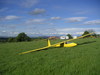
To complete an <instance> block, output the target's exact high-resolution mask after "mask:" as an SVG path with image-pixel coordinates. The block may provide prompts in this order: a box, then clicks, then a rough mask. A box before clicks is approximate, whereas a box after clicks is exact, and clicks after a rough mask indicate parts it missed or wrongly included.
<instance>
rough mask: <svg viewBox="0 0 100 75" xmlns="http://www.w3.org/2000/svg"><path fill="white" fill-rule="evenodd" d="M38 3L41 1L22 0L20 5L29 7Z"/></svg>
mask: <svg viewBox="0 0 100 75" xmlns="http://www.w3.org/2000/svg"><path fill="white" fill-rule="evenodd" d="M38 3H39V1H38V0H22V2H21V3H20V6H23V7H26V8H29V7H32V6H34V5H36V4H38Z"/></svg>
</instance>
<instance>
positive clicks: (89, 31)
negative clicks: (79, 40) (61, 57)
mask: <svg viewBox="0 0 100 75" xmlns="http://www.w3.org/2000/svg"><path fill="white" fill-rule="evenodd" d="M89 33H93V34H91V35H88V36H85V37H90V36H92V37H96V36H97V35H96V33H95V31H94V30H93V29H89V30H86V31H84V33H83V34H82V36H83V35H86V34H89ZM85 37H84V38H85Z"/></svg>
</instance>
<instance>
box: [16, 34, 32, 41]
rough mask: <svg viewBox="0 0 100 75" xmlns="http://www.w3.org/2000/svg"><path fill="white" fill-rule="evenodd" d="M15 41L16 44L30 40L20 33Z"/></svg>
mask: <svg viewBox="0 0 100 75" xmlns="http://www.w3.org/2000/svg"><path fill="white" fill-rule="evenodd" d="M15 40H16V42H22V41H31V38H30V37H29V36H27V35H26V34H25V33H23V32H22V33H19V34H18V36H17V37H16V39H15Z"/></svg>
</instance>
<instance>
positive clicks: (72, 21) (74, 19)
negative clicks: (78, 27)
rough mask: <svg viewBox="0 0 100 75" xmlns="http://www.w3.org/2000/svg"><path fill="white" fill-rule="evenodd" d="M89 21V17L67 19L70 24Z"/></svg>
mask: <svg viewBox="0 0 100 75" xmlns="http://www.w3.org/2000/svg"><path fill="white" fill-rule="evenodd" d="M85 19H87V17H70V18H65V19H64V20H66V21H67V22H68V23H74V22H80V21H83V20H85Z"/></svg>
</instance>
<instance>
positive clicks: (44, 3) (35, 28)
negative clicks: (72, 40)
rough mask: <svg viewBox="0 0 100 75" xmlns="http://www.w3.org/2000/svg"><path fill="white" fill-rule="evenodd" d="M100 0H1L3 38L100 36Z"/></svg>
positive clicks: (1, 31) (0, 13) (0, 27)
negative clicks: (87, 33)
mask: <svg viewBox="0 0 100 75" xmlns="http://www.w3.org/2000/svg"><path fill="white" fill-rule="evenodd" d="M99 4H100V1H99V0H0V36H16V35H17V34H19V33H20V32H25V33H26V34H27V35H29V36H40V35H44V36H45V35H47V36H51V35H66V34H68V33H70V34H72V35H79V34H82V33H83V32H84V31H85V30H94V31H95V32H96V33H99V34H100V14H99V13H100V5H99Z"/></svg>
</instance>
